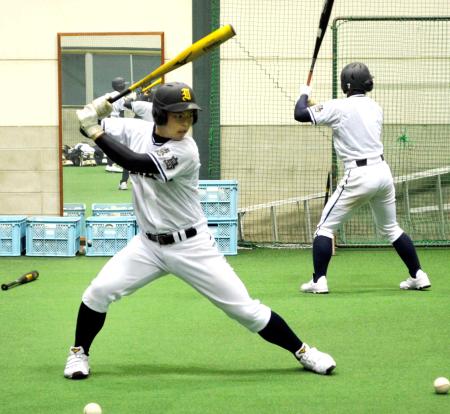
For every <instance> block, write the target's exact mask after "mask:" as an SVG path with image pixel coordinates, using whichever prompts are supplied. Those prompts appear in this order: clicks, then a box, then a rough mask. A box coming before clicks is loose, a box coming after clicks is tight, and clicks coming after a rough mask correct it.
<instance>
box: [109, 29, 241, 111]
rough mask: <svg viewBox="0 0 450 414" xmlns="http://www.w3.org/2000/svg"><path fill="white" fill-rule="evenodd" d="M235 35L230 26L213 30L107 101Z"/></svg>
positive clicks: (165, 72)
mask: <svg viewBox="0 0 450 414" xmlns="http://www.w3.org/2000/svg"><path fill="white" fill-rule="evenodd" d="M235 35H236V32H235V31H234V29H233V26H231V24H228V25H226V26H222V27H220V28H219V29H217V30H214V32H211V33H210V34H208V35H206V36H205V37H203V38H201V39H200V40H197V41H196V42H195V43H193V44H192V45H191V46H189V47H188V48H186V49H185V50H183V51H182V52H181V53H180V54H178V55H177V56H176V57H174V58H173V59H171V60H169V61H168V62H166V63H164V64H163V65H161V66H160V67H159V68H157V69H155V70H154V71H153V72H151V73H149V74H148V75H147V76H145V77H144V78H142V79H141V80H139V81H137V82H136V83H133V84H132V85H130V87H129V88H127V89H125V90H123V91H122V92H120V93H119V94H118V95H116V96H114V97H111V98H108V101H109V102H110V103H113V102H115V101H117V100H119V99H120V98H122V97H123V96H126V95H128V94H129V93H131V92H132V91H134V90H135V89H137V88H140V87H141V86H142V85H145V84H147V83H149V82H151V81H152V80H153V79H156V78H160V77H161V76H163V75H165V74H167V73H169V72H172V71H173V70H175V69H177V68H179V67H180V66H183V65H185V64H186V63H189V62H192V61H193V60H195V59H198V58H199V57H200V56H203V55H205V54H206V53H208V52H210V51H211V50H212V49H215V48H216V47H217V46H219V45H221V44H222V43H224V42H226V41H227V40H228V39H231V38H232V37H233V36H235Z"/></svg>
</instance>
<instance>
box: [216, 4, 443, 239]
mask: <svg viewBox="0 0 450 414" xmlns="http://www.w3.org/2000/svg"><path fill="white" fill-rule="evenodd" d="M212 3H213V5H214V8H215V13H216V18H215V19H213V21H214V20H215V23H214V24H220V25H224V24H232V25H233V27H234V28H235V30H236V32H237V36H235V37H234V38H233V39H231V40H230V41H229V42H227V43H226V44H224V45H222V46H221V48H220V53H217V54H216V57H217V59H216V61H215V62H214V63H213V71H212V72H213V76H212V85H211V87H212V91H213V93H212V94H211V113H212V119H211V122H212V127H211V130H210V160H209V161H210V162H209V169H210V172H211V176H212V177H213V178H220V179H236V180H238V183H239V226H238V228H239V239H240V242H241V243H242V244H245V242H247V243H261V244H264V243H269V244H275V245H278V246H283V245H286V246H289V245H310V244H311V242H312V239H313V236H314V231H315V227H316V225H317V223H318V221H319V218H320V215H321V211H322V209H323V206H324V201H325V193H326V189H327V178H328V177H330V183H331V190H334V188H335V187H336V183H337V182H338V181H339V179H340V177H341V176H342V173H343V169H342V165H340V163H339V161H338V160H337V159H336V156H335V154H334V151H333V146H332V138H331V130H330V129H329V128H327V127H318V126H313V125H308V124H300V123H298V122H296V121H295V120H294V115H293V114H294V107H295V102H296V100H297V97H298V95H299V86H300V85H301V84H305V83H306V79H307V76H308V72H309V68H310V66H311V58H312V53H313V49H314V45H315V39H316V36H317V29H318V23H319V19H320V15H321V12H322V6H323V2H322V1H321V0H315V1H298V0H277V1H265V0H263V1H261V0H247V1H241V0H220V1H218V0H214V1H213V2H212ZM353 61H362V62H364V63H366V64H367V66H368V67H369V69H370V71H371V72H372V74H373V75H374V85H375V86H374V89H373V91H372V92H371V93H370V96H371V97H372V98H374V99H375V100H376V101H377V102H378V103H379V104H380V105H381V107H382V108H383V111H384V129H383V137H382V139H383V144H384V156H385V159H386V161H387V162H388V164H389V165H390V167H391V169H392V173H393V176H394V181H395V187H396V194H397V216H398V221H399V224H400V226H401V227H402V228H403V229H404V230H405V231H406V232H408V233H409V234H410V235H411V237H412V238H413V240H414V241H415V243H416V244H419V245H445V244H449V243H450V105H449V102H450V2H449V1H448V0H430V1H428V2H425V3H424V2H423V1H422V0H410V1H408V2H406V1H401V2H390V1H386V0H374V1H372V2H369V3H365V4H364V6H362V5H361V2H360V1H346V2H338V1H336V2H335V4H334V8H333V12H332V15H331V19H330V21H329V25H328V29H327V32H326V34H325V37H324V40H323V42H322V46H321V49H320V52H319V56H318V59H317V62H316V64H315V69H314V74H313V78H312V83H311V85H312V88H313V92H312V95H311V98H312V99H313V100H314V101H316V102H321V101H326V100H329V99H331V98H334V97H343V96H344V95H343V93H342V91H341V90H340V82H339V75H340V71H341V69H342V67H343V66H345V65H346V64H348V63H350V62H353ZM336 241H337V244H338V245H342V246H352V245H361V246H370V245H384V244H387V243H388V242H387V241H386V240H385V239H383V238H382V237H381V236H380V235H379V234H378V233H377V231H376V229H375V225H374V220H373V217H372V212H371V210H370V207H369V206H366V207H363V208H361V209H360V210H358V211H357V212H356V213H355V214H354V216H353V217H352V218H351V219H350V220H349V221H348V222H347V223H346V224H345V225H344V226H343V227H342V228H341V229H340V231H339V233H338V234H337V235H336Z"/></svg>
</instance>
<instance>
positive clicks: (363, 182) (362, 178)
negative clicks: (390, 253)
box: [315, 161, 403, 243]
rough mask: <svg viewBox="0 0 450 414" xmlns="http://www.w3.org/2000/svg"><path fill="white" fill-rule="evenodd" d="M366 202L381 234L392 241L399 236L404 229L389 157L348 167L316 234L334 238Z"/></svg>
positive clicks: (323, 213) (326, 206) (324, 212)
mask: <svg viewBox="0 0 450 414" xmlns="http://www.w3.org/2000/svg"><path fill="white" fill-rule="evenodd" d="M366 203H369V204H370V207H371V209H372V211H373V215H374V218H375V224H376V227H377V229H378V231H379V232H380V234H382V235H383V236H384V237H386V238H387V239H388V240H389V242H390V243H393V242H394V241H395V240H397V239H398V238H399V237H400V236H401V234H402V233H403V230H402V229H401V228H400V227H399V225H398V223H397V218H396V207H395V188H394V183H393V178H392V173H391V169H390V168H389V165H388V164H387V163H386V162H385V161H380V162H377V163H374V164H370V165H367V166H363V167H356V166H355V167H354V168H348V169H346V170H345V173H344V176H343V178H342V179H341V181H340V182H339V185H338V186H337V188H336V190H335V191H334V193H333V195H332V196H331V197H330V199H329V200H328V202H327V204H326V205H325V207H324V209H323V212H322V216H321V218H320V221H319V224H318V225H317V230H316V233H315V234H316V235H321V236H326V237H329V238H333V234H334V233H335V232H336V231H337V229H338V228H339V226H340V225H341V224H343V223H344V222H345V221H347V220H348V219H350V218H351V216H352V214H353V212H354V211H355V210H356V209H358V208H359V207H361V206H362V205H364V204H366Z"/></svg>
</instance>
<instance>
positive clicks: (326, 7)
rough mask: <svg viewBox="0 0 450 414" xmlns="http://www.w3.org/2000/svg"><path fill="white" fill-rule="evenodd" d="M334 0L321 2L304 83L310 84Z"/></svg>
mask: <svg viewBox="0 0 450 414" xmlns="http://www.w3.org/2000/svg"><path fill="white" fill-rule="evenodd" d="M333 3H334V0H325V1H324V3H323V9H322V14H321V15H320V21H319V29H318V30H317V38H316V45H315V47H314V53H313V57H312V62H311V67H310V69H309V74H308V80H307V81H306V84H307V85H308V86H309V85H310V84H311V78H312V75H313V71H314V66H315V65H316V60H317V56H318V55H319V50H320V46H321V45H322V40H323V38H324V36H325V32H326V30H327V26H328V21H329V20H330V16H331V10H332V9H333Z"/></svg>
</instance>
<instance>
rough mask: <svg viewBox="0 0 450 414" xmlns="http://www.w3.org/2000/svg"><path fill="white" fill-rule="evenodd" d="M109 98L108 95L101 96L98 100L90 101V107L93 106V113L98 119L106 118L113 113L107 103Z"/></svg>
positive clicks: (111, 107) (109, 104)
mask: <svg viewBox="0 0 450 414" xmlns="http://www.w3.org/2000/svg"><path fill="white" fill-rule="evenodd" d="M109 97H110V95H109V94H106V95H104V96H101V97H100V98H97V99H94V100H93V101H92V105H93V107H94V109H95V112H96V113H97V116H98V118H99V119H103V118H106V117H107V116H109V115H110V114H111V112H112V111H113V106H112V105H111V103H110V102H109V101H108V98H109Z"/></svg>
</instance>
